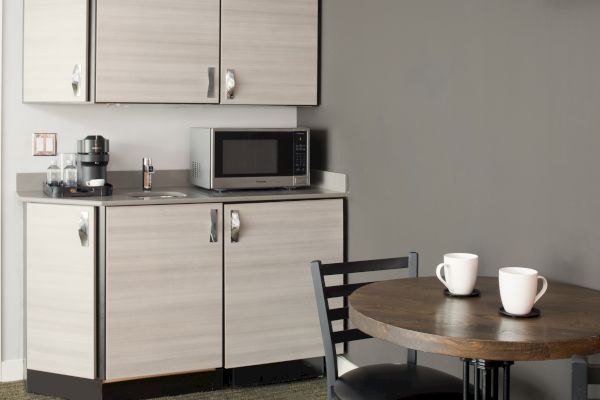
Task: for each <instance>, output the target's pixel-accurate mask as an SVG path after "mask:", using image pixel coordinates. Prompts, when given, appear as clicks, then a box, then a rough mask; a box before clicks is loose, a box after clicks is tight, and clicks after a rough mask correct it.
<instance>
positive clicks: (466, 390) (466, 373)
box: [462, 358, 471, 400]
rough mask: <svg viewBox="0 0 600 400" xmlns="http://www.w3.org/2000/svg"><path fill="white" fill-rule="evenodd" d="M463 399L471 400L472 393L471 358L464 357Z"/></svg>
mask: <svg viewBox="0 0 600 400" xmlns="http://www.w3.org/2000/svg"><path fill="white" fill-rule="evenodd" d="M462 362H463V400H470V399H471V394H470V393H469V380H470V376H469V374H470V368H469V366H470V365H471V360H470V359H468V358H463V359H462Z"/></svg>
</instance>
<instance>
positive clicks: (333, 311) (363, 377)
mask: <svg viewBox="0 0 600 400" xmlns="http://www.w3.org/2000/svg"><path fill="white" fill-rule="evenodd" d="M401 269H408V271H409V276H410V277H417V275H418V254H417V253H410V255H409V256H407V257H399V258H388V259H381V260H365V261H355V262H342V263H335V264H323V263H321V261H313V262H311V273H312V277H313V283H314V287H315V294H316V300H317V309H318V313H319V321H320V323H321V334H322V336H323V345H324V347H325V367H326V373H327V398H328V399H329V400H332V399H340V400H392V399H393V400H399V399H448V400H452V399H462V389H463V386H462V385H463V384H462V380H460V379H458V378H456V377H454V376H452V375H449V374H446V373H444V372H441V371H438V370H435V369H433V368H428V367H424V366H420V365H417V353H416V351H415V350H411V349H409V350H408V355H407V362H406V364H375V365H367V366H362V367H358V368H356V369H353V370H351V371H349V372H346V373H345V374H343V375H342V376H338V366H337V352H336V344H339V343H346V342H350V341H355V340H361V339H368V338H371V336H369V335H367V334H366V333H364V332H362V331H360V330H358V329H346V327H347V321H348V307H347V305H346V303H347V302H346V298H347V296H349V295H350V294H351V293H352V292H353V291H354V290H356V289H358V288H359V287H361V286H363V285H366V284H367V283H372V282H366V283H350V284H342V285H331V286H326V282H325V281H326V278H327V277H329V276H335V275H338V276H339V275H342V276H344V275H347V274H355V273H363V272H374V271H389V270H401ZM333 298H343V299H344V306H343V307H339V308H330V305H329V300H330V299H333ZM333 321H343V328H342V329H341V330H334V324H333Z"/></svg>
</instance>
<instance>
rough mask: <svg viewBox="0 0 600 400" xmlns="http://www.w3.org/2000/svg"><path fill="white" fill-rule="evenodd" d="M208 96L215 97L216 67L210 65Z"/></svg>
mask: <svg viewBox="0 0 600 400" xmlns="http://www.w3.org/2000/svg"><path fill="white" fill-rule="evenodd" d="M206 97H208V98H209V99H214V98H215V67H208V90H207V91H206Z"/></svg>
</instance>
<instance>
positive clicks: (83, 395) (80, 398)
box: [27, 369, 223, 400]
mask: <svg viewBox="0 0 600 400" xmlns="http://www.w3.org/2000/svg"><path fill="white" fill-rule="evenodd" d="M222 388H223V370H222V369H216V370H213V371H203V372H196V373H189V374H181V375H168V376H160V377H155V378H144V379H136V380H131V381H120V382H102V381H100V380H95V379H84V378H76V377H72V376H66V375H58V374H51V373H48V372H40V371H33V370H27V392H29V393H36V394H42V393H43V394H44V395H46V396H57V397H62V398H67V399H70V400H113V399H114V400H117V399H118V400H133V399H149V398H154V397H162V396H175V395H181V394H187V393H195V392H201V391H210V390H218V389H222Z"/></svg>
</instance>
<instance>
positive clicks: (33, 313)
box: [26, 204, 96, 379]
mask: <svg viewBox="0 0 600 400" xmlns="http://www.w3.org/2000/svg"><path fill="white" fill-rule="evenodd" d="M82 214H83V217H84V218H85V217H86V216H87V220H88V229H87V232H88V241H87V245H82V242H81V239H80V236H79V226H80V220H81V218H82ZM95 232H96V219H95V209H94V208H93V207H83V206H68V205H47V204H27V247H26V248H27V253H26V256H27V271H26V275H27V278H26V282H27V295H26V296H27V297H26V299H27V305H26V310H27V368H28V369H30V370H36V371H44V372H51V373H55V374H62V375H70V376H76V377H81V378H88V379H93V378H95V352H96V346H95V315H96V314H95V309H96V308H95V304H96V303H95V276H96V268H95V267H96V264H95V257H96V248H95V243H96V237H95Z"/></svg>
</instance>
